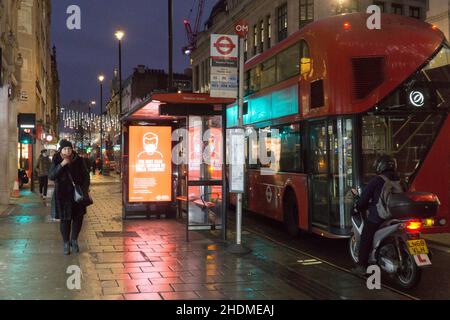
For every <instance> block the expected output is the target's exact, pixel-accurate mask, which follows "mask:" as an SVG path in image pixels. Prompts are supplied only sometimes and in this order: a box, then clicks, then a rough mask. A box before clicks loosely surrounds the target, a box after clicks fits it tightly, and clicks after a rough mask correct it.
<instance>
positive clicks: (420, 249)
mask: <svg viewBox="0 0 450 320" xmlns="http://www.w3.org/2000/svg"><path fill="white" fill-rule="evenodd" d="M407 244H408V250H409V253H410V254H411V255H413V256H415V255H419V254H428V247H427V243H426V242H425V240H424V239H419V240H408V241H407Z"/></svg>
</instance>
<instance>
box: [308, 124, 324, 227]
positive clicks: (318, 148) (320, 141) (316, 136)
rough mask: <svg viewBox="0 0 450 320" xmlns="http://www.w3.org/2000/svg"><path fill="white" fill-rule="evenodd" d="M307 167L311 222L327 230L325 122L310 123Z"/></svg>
mask: <svg viewBox="0 0 450 320" xmlns="http://www.w3.org/2000/svg"><path fill="white" fill-rule="evenodd" d="M309 130H310V131H309V132H310V134H309V137H310V141H309V148H310V150H309V152H308V153H309V167H310V181H311V188H310V192H311V196H310V199H311V213H312V215H311V218H312V219H311V222H312V225H313V226H316V227H319V228H321V229H324V230H328V226H329V187H328V180H329V179H328V166H329V160H328V146H327V145H328V139H327V122H326V121H320V122H312V123H311V124H310V129H309Z"/></svg>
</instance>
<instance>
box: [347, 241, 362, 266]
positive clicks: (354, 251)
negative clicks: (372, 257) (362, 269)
mask: <svg viewBox="0 0 450 320" xmlns="http://www.w3.org/2000/svg"><path fill="white" fill-rule="evenodd" d="M348 244H349V250H350V256H351V257H352V260H353V262H354V263H358V261H359V259H358V253H359V250H358V248H357V246H358V243H357V242H356V236H355V235H352V237H351V238H350V240H349V241H348Z"/></svg>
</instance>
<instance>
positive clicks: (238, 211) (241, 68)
mask: <svg viewBox="0 0 450 320" xmlns="http://www.w3.org/2000/svg"><path fill="white" fill-rule="evenodd" d="M243 113H244V38H242V37H239V119H238V120H239V124H238V125H239V128H242V127H243V125H244V120H243V117H244V115H243ZM236 202H237V203H236V244H237V245H241V243H242V193H238V194H237V201H236Z"/></svg>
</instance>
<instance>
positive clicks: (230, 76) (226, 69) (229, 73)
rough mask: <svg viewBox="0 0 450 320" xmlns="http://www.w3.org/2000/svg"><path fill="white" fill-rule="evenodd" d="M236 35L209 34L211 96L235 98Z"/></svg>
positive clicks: (236, 78)
mask: <svg viewBox="0 0 450 320" xmlns="http://www.w3.org/2000/svg"><path fill="white" fill-rule="evenodd" d="M237 86H238V37H237V36H234V35H221V34H213V35H211V90H210V91H211V93H210V95H211V97H214V98H237V89H238V87H237Z"/></svg>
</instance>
